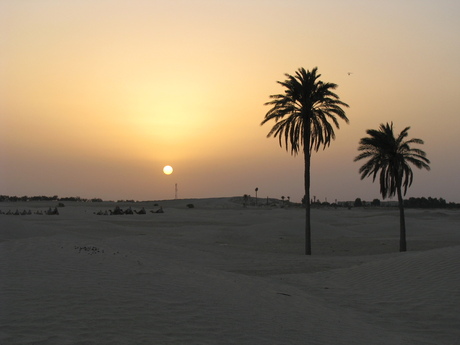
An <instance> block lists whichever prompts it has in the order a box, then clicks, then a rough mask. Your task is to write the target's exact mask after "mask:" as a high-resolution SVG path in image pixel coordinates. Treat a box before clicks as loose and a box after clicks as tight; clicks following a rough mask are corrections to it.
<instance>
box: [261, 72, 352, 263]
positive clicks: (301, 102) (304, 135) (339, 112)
mask: <svg viewBox="0 0 460 345" xmlns="http://www.w3.org/2000/svg"><path fill="white" fill-rule="evenodd" d="M317 71H318V68H317V67H315V68H313V69H312V70H311V71H306V70H305V69H304V68H299V69H298V70H297V71H296V73H295V75H293V76H292V75H289V74H285V76H286V78H287V79H286V80H285V81H278V84H280V85H281V86H283V87H284V88H285V90H284V94H277V95H271V96H270V98H271V99H272V100H271V101H270V102H267V103H265V105H269V106H272V108H271V109H270V110H269V111H268V112H267V113H266V115H265V118H264V120H263V121H262V123H261V125H263V124H265V123H267V122H268V121H271V120H274V121H275V124H274V125H273V127H272V129H271V130H270V132H269V133H268V135H267V137H271V136H273V137H278V139H279V144H280V146H283V142H284V145H285V147H286V151H289V148H290V151H291V154H292V155H297V154H298V153H299V151H301V150H303V154H304V160H305V178H304V180H305V181H304V182H305V197H304V200H305V204H306V207H305V210H306V211H305V218H306V222H305V254H306V255H311V224H310V157H311V153H312V151H313V150H314V151H318V150H319V148H320V147H323V149H325V148H326V147H327V146H329V145H330V142H331V140H333V139H335V133H334V127H333V125H335V127H337V128H339V122H338V120H337V118H340V119H342V120H344V121H345V122H346V123H348V122H349V121H348V118H347V116H346V115H345V111H344V110H343V109H342V107H348V104H346V103H344V102H342V101H340V99H339V96H338V95H336V94H335V93H334V92H333V90H334V89H336V88H337V85H336V84H333V83H325V82H322V81H321V80H319V78H320V77H321V74H318V73H317ZM329 121H331V122H332V124H333V125H332V124H331V123H330V122H329Z"/></svg>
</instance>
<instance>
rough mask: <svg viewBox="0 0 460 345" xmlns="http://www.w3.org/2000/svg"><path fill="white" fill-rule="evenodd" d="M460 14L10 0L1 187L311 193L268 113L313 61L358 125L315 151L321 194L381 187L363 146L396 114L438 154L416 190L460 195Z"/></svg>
mask: <svg viewBox="0 0 460 345" xmlns="http://www.w3.org/2000/svg"><path fill="white" fill-rule="evenodd" d="M459 18H460V2H459V1H458V0H452V1H449V0H439V1H432V0H430V1H428V0H418V1H415V0H403V1H401V0H389V1H368V0H361V1H359V0H350V1H343V0H325V1H309V0H277V1H275V0H228V1H227V0H182V1H178V0H129V1H128V0H78V1H77V0H75V1H71V0H70V1H60V0H53V1H52V0H33V1H32V0H0V120H1V126H0V194H9V195H29V196H32V195H59V196H81V197H85V198H92V197H100V198H103V199H108V200H117V199H136V200H155V199H171V198H174V195H175V188H174V186H175V184H176V183H177V186H178V197H179V198H196V197H198V198H199V197H218V196H235V195H243V194H251V195H254V189H255V188H256V187H258V188H259V193H258V195H259V196H260V197H267V196H269V197H278V198H279V197H281V196H290V197H291V200H293V201H300V199H301V198H302V196H303V194H304V192H303V172H304V162H303V158H302V156H297V157H292V156H291V155H290V154H289V153H288V152H286V151H285V149H284V148H280V147H279V145H278V141H277V139H273V138H270V139H267V138H266V134H267V133H268V131H269V130H270V126H271V125H270V124H266V125H264V126H260V122H261V121H262V120H263V118H264V115H265V113H266V112H267V111H268V109H269V108H268V107H267V106H264V103H265V102H266V101H268V100H269V95H271V94H276V93H281V92H283V89H282V88H281V87H280V86H279V85H278V84H277V83H276V81H277V80H284V73H290V74H294V73H295V71H296V70H297V69H298V68H299V67H304V68H306V69H311V68H313V67H315V66H317V67H318V70H319V73H321V75H322V77H321V79H322V80H323V81H326V82H334V83H336V84H338V85H339V87H338V89H337V90H336V91H337V93H338V94H339V96H340V97H341V100H343V101H344V102H346V103H348V104H349V105H350V108H349V109H348V111H347V116H348V118H349V119H350V124H349V125H346V124H345V123H344V122H341V128H340V130H337V132H336V134H337V138H336V140H335V141H334V142H332V144H331V146H330V147H329V148H328V149H326V150H325V151H319V152H318V153H315V154H314V155H313V158H312V181H311V195H312V196H316V198H319V199H321V200H325V199H326V198H327V200H328V201H334V200H335V199H338V200H354V199H355V198H356V197H360V198H362V199H364V200H372V199H373V198H380V199H381V197H380V195H379V186H378V184H377V183H374V184H373V183H372V181H371V180H370V179H369V180H366V181H360V177H359V174H358V169H359V167H360V165H361V164H362V163H354V162H353V158H354V157H355V156H356V155H357V154H358V152H357V147H358V142H359V139H360V138H361V137H363V136H365V135H366V133H365V131H366V129H369V128H378V127H379V125H380V124H381V123H384V122H390V121H393V122H394V126H395V128H396V130H397V131H398V132H399V131H400V130H402V129H403V128H405V127H406V126H411V129H410V131H409V135H410V137H416V138H421V139H423V140H424V141H425V145H423V146H421V147H420V148H422V149H423V150H425V151H426V152H427V154H428V158H429V159H430V160H431V168H432V170H431V171H429V172H428V171H426V170H423V171H422V170H418V169H416V168H414V174H415V178H414V183H413V185H412V187H411V188H410V190H409V192H408V194H407V196H406V197H411V196H414V197H420V196H426V197H428V196H431V197H443V198H445V199H447V201H455V202H460V187H458V185H459V176H460V160H459V153H458V151H459V148H460V138H459V128H460V103H459V99H460V92H459V91H460V87H459V85H458V83H459V80H460V20H459ZM348 72H352V74H351V75H348ZM167 164H170V165H172V166H173V168H174V173H173V174H172V175H170V176H166V175H164V174H163V172H162V168H163V166H165V165H167Z"/></svg>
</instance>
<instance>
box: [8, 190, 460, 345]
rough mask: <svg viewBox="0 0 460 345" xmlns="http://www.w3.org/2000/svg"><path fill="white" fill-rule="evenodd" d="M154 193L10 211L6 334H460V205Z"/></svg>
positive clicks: (106, 340)
mask: <svg viewBox="0 0 460 345" xmlns="http://www.w3.org/2000/svg"><path fill="white" fill-rule="evenodd" d="M156 203H157V204H158V205H155V203H154V202H143V203H132V204H121V205H120V206H121V207H122V208H127V207H129V206H131V207H132V209H133V210H140V209H141V208H142V207H145V209H146V210H147V214H144V215H140V214H139V215H138V214H134V215H96V214H95V213H96V212H99V211H103V212H104V211H107V210H109V209H114V207H115V205H116V204H115V203H72V202H67V203H65V207H61V208H59V213H60V214H59V215H54V216H48V215H38V214H32V215H22V216H13V215H5V214H1V215H0V246H1V247H0V325H1V329H0V344H9V345H14V344H21V345H24V344H59V345H63V344H312V345H314V344H367V345H371V344H382V345H383V344H385V345H388V344H392V345H395V344H401V345H403V344H404V345H410V344H417V345H420V344H436V345H440V344H449V345H455V344H460V226H459V224H460V211H459V210H413V209H409V210H406V222H407V241H408V252H406V253H399V252H398V248H399V247H398V239H399V223H398V216H399V214H398V211H397V209H392V208H369V209H365V208H354V209H351V210H348V209H346V208H337V209H334V208H324V209H313V210H312V227H313V233H312V235H313V245H312V248H313V255H312V256H305V255H303V252H304V234H303V231H304V230H303V229H304V210H303V209H302V208H296V207H287V208H281V207H278V206H270V207H267V206H262V207H253V206H251V207H246V208H244V207H243V206H242V204H241V202H240V200H238V199H237V198H214V199H195V200H169V201H161V202H156ZM190 203H193V205H194V206H195V207H194V208H188V207H187V204H190ZM54 206H56V205H55V204H54V203H52V202H27V203H19V202H18V203H1V204H0V210H1V211H2V212H6V211H8V210H10V211H15V210H16V209H18V210H19V211H22V210H24V209H25V210H29V209H30V210H31V211H32V213H33V212H35V211H37V210H42V211H46V210H47V209H48V208H49V207H54ZM159 206H162V207H163V209H164V213H160V214H159V213H151V212H150V211H151V210H157V209H158V208H159Z"/></svg>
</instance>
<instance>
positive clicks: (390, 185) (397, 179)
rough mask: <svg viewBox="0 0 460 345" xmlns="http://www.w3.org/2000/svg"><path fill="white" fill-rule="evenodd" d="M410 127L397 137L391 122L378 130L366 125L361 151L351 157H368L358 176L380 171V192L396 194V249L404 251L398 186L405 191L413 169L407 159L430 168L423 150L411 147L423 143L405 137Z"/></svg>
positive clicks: (384, 196) (405, 246)
mask: <svg viewBox="0 0 460 345" xmlns="http://www.w3.org/2000/svg"><path fill="white" fill-rule="evenodd" d="M409 129H410V127H406V128H405V129H404V130H403V131H402V132H401V133H399V135H398V136H397V137H395V136H394V134H393V122H392V123H391V124H388V123H387V124H386V125H384V124H381V125H380V128H379V130H375V129H368V130H367V131H366V133H367V134H368V135H369V136H368V137H365V138H361V140H360V142H359V147H358V151H361V153H360V154H359V155H358V156H357V157H356V158H355V160H354V161H355V162H356V161H358V160H361V159H366V158H369V160H368V161H367V162H366V163H365V164H364V165H363V166H362V167H361V168H360V169H359V172H360V174H361V180H362V179H364V178H365V177H368V176H372V178H373V181H375V178H376V177H377V174H378V173H379V171H380V176H379V180H380V193H381V194H382V197H383V198H384V199H385V198H386V197H387V196H389V197H391V196H394V195H395V194H397V196H398V205H399V228H400V239H399V251H400V252H405V251H406V250H407V245H406V223H405V217H404V203H403V193H402V188H404V195H406V192H407V188H409V187H410V186H411V184H412V181H413V172H412V169H411V167H410V166H409V163H410V164H412V165H414V166H416V167H417V168H419V169H422V168H425V169H427V170H430V166H429V165H428V164H429V163H430V161H429V160H428V158H426V153H425V152H424V151H422V150H420V149H416V148H411V146H410V145H411V144H423V140H421V139H416V138H414V139H410V140H406V137H407V136H408V131H409Z"/></svg>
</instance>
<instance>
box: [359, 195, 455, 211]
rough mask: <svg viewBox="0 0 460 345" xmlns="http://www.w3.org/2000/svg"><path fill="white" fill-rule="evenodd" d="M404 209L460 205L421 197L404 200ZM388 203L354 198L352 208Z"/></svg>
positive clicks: (440, 199)
mask: <svg viewBox="0 0 460 345" xmlns="http://www.w3.org/2000/svg"><path fill="white" fill-rule="evenodd" d="M403 202H404V207H405V208H460V204H458V203H454V202H449V203H448V202H447V201H446V200H445V199H443V198H439V199H438V198H432V197H428V198H425V197H421V198H413V197H411V198H409V199H404V201H403ZM386 205H388V203H385V204H382V203H381V202H380V200H379V199H374V200H372V202H370V203H369V202H366V201H363V200H361V198H356V199H355V201H354V203H353V206H354V207H363V206H377V207H378V206H386Z"/></svg>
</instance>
